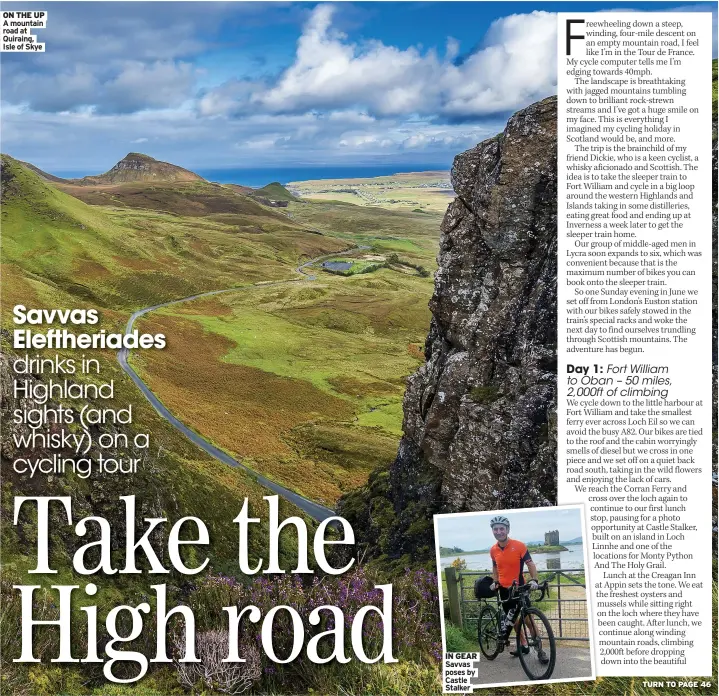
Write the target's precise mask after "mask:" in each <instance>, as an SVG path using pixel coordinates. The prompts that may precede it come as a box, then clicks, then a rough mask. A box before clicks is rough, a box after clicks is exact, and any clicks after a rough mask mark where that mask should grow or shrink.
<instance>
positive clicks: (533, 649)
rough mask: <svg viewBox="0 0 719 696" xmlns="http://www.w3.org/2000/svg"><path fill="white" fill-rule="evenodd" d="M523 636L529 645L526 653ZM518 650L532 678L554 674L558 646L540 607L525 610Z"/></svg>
mask: <svg viewBox="0 0 719 696" xmlns="http://www.w3.org/2000/svg"><path fill="white" fill-rule="evenodd" d="M520 634H521V637H520ZM521 638H524V641H525V644H526V645H527V647H529V652H527V653H526V654H525V653H524V652H523V651H522V640H521ZM517 651H518V652H519V661H520V662H521V663H522V669H523V670H524V672H525V674H526V675H527V676H528V677H529V678H530V679H532V680H536V679H549V678H550V677H551V676H552V672H554V665H555V663H556V661H557V646H556V642H555V640H554V632H553V631H552V627H551V626H550V625H549V621H548V619H547V617H546V616H545V615H544V614H543V613H542V612H541V611H540V610H539V609H535V608H534V607H531V608H530V609H527V610H525V611H524V620H523V621H522V623H521V624H520V625H519V634H518V635H517Z"/></svg>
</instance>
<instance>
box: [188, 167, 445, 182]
mask: <svg viewBox="0 0 719 696" xmlns="http://www.w3.org/2000/svg"><path fill="white" fill-rule="evenodd" d="M194 171H195V172H196V173H197V174H199V175H200V176H201V177H203V178H205V179H207V180H208V181H217V182H218V183H220V184H241V185H242V186H252V187H253V188H261V187H262V186H265V185H266V184H270V183H272V182H273V181H279V182H280V183H281V184H287V183H289V182H290V181H309V180H310V179H367V178H370V177H374V176H389V175H390V174H401V173H404V172H434V171H446V172H449V167H448V166H447V165H446V164H417V165H414V164H413V165H409V166H407V165H396V164H395V165H394V166H392V165H389V166H387V165H383V166H374V167H283V168H281V169H195V170H194Z"/></svg>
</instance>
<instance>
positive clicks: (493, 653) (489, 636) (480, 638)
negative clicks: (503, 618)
mask: <svg viewBox="0 0 719 696" xmlns="http://www.w3.org/2000/svg"><path fill="white" fill-rule="evenodd" d="M477 642H478V643H479V649H480V650H481V651H482V655H484V656H485V657H486V658H487V659H488V660H493V659H494V658H495V657H497V655H499V649H500V644H499V612H498V611H497V610H496V609H494V608H492V607H490V606H488V605H485V606H483V607H482V611H480V612H479V620H478V621H477Z"/></svg>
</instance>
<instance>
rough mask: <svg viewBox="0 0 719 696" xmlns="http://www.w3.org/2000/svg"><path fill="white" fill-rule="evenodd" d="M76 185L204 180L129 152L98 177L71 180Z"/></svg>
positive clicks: (137, 153) (190, 173) (140, 154)
mask: <svg viewBox="0 0 719 696" xmlns="http://www.w3.org/2000/svg"><path fill="white" fill-rule="evenodd" d="M70 181H71V182H72V183H76V184H93V185H97V184H125V183H133V182H150V181H157V182H185V181H204V179H203V178H202V177H201V176H199V175H197V174H195V173H194V172H191V171H189V170H188V169H183V168H182V167H178V166H177V165H175V164H170V163H169V162H160V161H159V160H156V159H153V158H152V157H149V156H148V155H143V154H142V153H139V152H130V153H128V154H127V155H125V157H123V158H122V159H121V160H120V161H119V162H118V163H117V164H116V165H115V166H114V167H113V168H112V169H110V170H109V171H107V172H105V173H104V174H100V175H99V176H86V177H84V178H82V179H71V180H70Z"/></svg>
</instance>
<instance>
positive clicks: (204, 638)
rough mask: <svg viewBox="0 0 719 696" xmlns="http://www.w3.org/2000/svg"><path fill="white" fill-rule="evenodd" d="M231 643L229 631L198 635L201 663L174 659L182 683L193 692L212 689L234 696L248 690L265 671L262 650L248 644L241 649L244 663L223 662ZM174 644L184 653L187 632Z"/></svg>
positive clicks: (180, 653) (175, 640) (179, 636)
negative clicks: (260, 651)
mask: <svg viewBox="0 0 719 696" xmlns="http://www.w3.org/2000/svg"><path fill="white" fill-rule="evenodd" d="M228 643H229V634H228V632H227V631H204V632H203V633H199V634H197V637H196V639H195V647H196V653H197V657H198V658H199V659H200V662H180V661H179V659H176V660H175V661H174V665H175V669H176V670H177V678H178V680H179V682H180V684H182V686H184V687H186V688H187V689H190V690H192V691H195V690H197V689H199V690H200V691H202V690H204V689H209V690H211V691H217V692H219V693H221V694H231V696H237V695H238V694H242V693H244V692H245V691H247V690H248V689H249V688H250V687H251V686H252V684H253V683H254V682H256V681H257V680H258V679H259V678H260V676H261V674H262V669H261V667H260V653H259V650H258V649H257V648H256V647H255V646H254V645H245V646H243V648H242V649H241V654H242V657H243V659H244V660H245V661H244V662H223V660H224V659H225V657H226V656H227V646H228ZM174 644H175V648H176V651H177V654H178V656H180V655H184V654H185V634H184V633H180V634H178V635H177V636H176V637H175V639H174Z"/></svg>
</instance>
